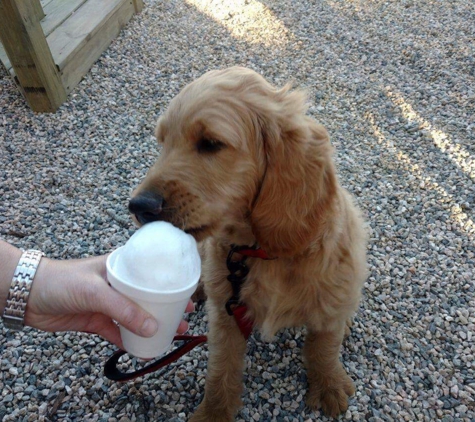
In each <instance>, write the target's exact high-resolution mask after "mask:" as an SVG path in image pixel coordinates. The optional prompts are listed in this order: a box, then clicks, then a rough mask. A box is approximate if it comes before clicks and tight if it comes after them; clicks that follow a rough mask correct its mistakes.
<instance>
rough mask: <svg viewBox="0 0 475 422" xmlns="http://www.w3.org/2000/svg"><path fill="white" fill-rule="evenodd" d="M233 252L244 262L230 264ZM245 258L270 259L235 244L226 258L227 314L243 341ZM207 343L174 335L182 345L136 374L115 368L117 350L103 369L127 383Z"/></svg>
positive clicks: (248, 323) (247, 331) (247, 329)
mask: <svg viewBox="0 0 475 422" xmlns="http://www.w3.org/2000/svg"><path fill="white" fill-rule="evenodd" d="M235 253H237V254H239V255H242V256H243V259H241V260H239V261H233V260H232V257H233V255H234V254H235ZM248 257H251V258H260V259H266V260H267V259H272V258H269V256H268V255H267V254H266V253H265V252H264V251H263V250H262V249H260V248H258V247H256V246H254V247H251V248H250V247H249V246H235V245H233V246H232V247H231V250H230V251H229V254H228V257H227V259H226V265H227V267H228V270H229V272H230V274H229V275H228V277H227V278H228V280H229V281H230V282H231V286H232V289H233V295H232V296H231V297H230V298H229V300H228V301H227V302H226V311H227V312H228V314H229V315H233V316H234V319H235V321H236V324H237V326H238V327H239V330H240V331H241V333H242V335H243V336H244V338H245V339H246V340H247V339H248V338H249V336H250V335H251V332H252V328H253V321H252V320H251V319H249V318H248V317H247V316H246V312H247V306H246V305H244V304H243V303H242V302H241V301H240V299H239V296H240V292H241V286H242V284H243V283H244V281H245V280H246V277H247V274H248V273H249V268H248V267H247V265H246V259H247V258H248ZM207 340H208V338H207V336H206V335H199V336H193V335H177V336H175V338H174V339H173V341H174V342H175V341H183V344H181V345H180V346H178V347H177V348H176V349H174V350H172V351H171V352H170V353H168V354H166V355H165V356H163V357H161V358H159V359H157V360H156V361H153V362H152V363H149V364H148V365H146V366H144V367H143V368H142V369H138V370H137V371H133V372H121V371H120V370H119V369H118V368H117V364H118V362H119V359H120V358H121V357H122V356H123V355H125V354H126V353H127V352H126V351H125V350H118V351H117V352H115V353H114V354H113V355H112V356H111V357H110V358H109V359H108V360H107V362H106V364H105V366H104V375H105V376H106V377H107V378H109V379H110V380H112V381H130V380H132V379H134V378H137V377H141V376H143V375H146V374H149V373H150V372H154V371H157V370H159V369H161V368H163V367H164V366H167V365H169V364H170V363H172V362H175V361H176V360H178V359H179V358H180V357H182V356H183V355H184V354H186V353H188V352H189V351H190V350H192V349H194V348H195V347H196V346H199V345H200V344H202V343H205V342H206V341H207Z"/></svg>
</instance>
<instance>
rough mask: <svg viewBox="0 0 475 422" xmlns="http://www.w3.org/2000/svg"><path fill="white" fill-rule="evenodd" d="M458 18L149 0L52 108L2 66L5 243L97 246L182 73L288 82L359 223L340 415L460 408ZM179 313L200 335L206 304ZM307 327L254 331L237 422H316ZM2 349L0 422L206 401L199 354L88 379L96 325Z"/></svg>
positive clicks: (389, 8)
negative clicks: (362, 252) (33, 102)
mask: <svg viewBox="0 0 475 422" xmlns="http://www.w3.org/2000/svg"><path fill="white" fill-rule="evenodd" d="M226 4H228V5H226ZM229 4H232V5H229ZM473 22H475V3H473V2H472V1H462V0H459V1H450V0H446V1H442V0H419V1H413V0H400V1H398V2H387V1H380V0H360V1H330V0H322V1H318V2H317V1H296V0H282V1H270V0H262V1H257V0H246V1H244V0H237V1H234V2H226V1H224V0H221V1H218V0H215V1H209V2H206V1H204V0H188V1H180V0H170V1H147V2H146V7H145V9H144V11H143V12H142V14H141V15H139V16H136V17H135V18H133V19H132V21H131V22H130V23H129V24H128V25H127V26H126V28H125V29H124V31H123V32H122V33H121V34H120V36H119V37H118V38H117V39H116V40H115V41H114V42H113V43H112V45H111V47H110V48H109V49H108V50H107V51H106V52H105V53H104V54H103V55H102V57H101V58H100V60H99V61H98V62H97V63H96V64H95V65H94V67H93V68H92V70H91V72H89V73H88V75H87V76H86V77H85V78H84V80H83V81H82V82H81V84H80V85H79V86H78V87H77V88H76V89H75V90H74V92H73V93H72V94H71V95H70V96H69V98H68V101H67V102H66V103H65V104H64V105H63V106H62V107H61V108H60V109H59V111H58V112H57V113H55V114H43V115H35V114H33V113H32V112H31V111H30V110H29V109H28V108H27V106H26V105H25V103H24V101H23V100H22V98H21V96H20V95H19V94H18V92H17V91H16V89H15V86H14V85H13V83H12V81H11V80H10V79H9V78H8V77H7V76H6V74H5V72H3V73H1V77H0V89H1V97H0V110H1V112H0V122H1V123H0V139H1V144H0V145H1V149H0V151H1V154H0V176H1V181H0V198H1V199H0V232H1V237H2V238H5V239H7V240H9V241H10V242H12V243H13V244H15V245H17V246H20V247H25V248H27V247H35V248H39V249H42V250H43V251H45V252H46V254H47V255H48V256H49V257H53V258H73V257H75V258H76V257H83V256H89V255H94V254H102V253H105V252H109V251H111V250H112V249H114V248H115V247H116V246H118V245H121V244H123V243H124V242H125V241H126V239H127V238H128V237H129V236H130V234H131V233H133V231H134V228H133V226H132V225H131V224H130V222H129V219H128V217H127V212H126V205H127V200H128V198H129V195H130V192H131V189H132V188H133V187H134V186H135V185H136V184H137V183H138V182H139V181H140V180H141V178H142V177H143V176H144V174H145V172H146V169H147V167H148V166H149V165H150V164H151V163H152V162H153V161H154V157H155V156H156V154H157V152H156V146H155V142H154V139H153V127H154V124H155V121H156V119H157V117H158V116H159V115H160V113H161V112H162V111H163V110H164V109H165V108H166V106H167V104H168V102H169V101H170V99H171V98H172V97H173V96H175V95H176V94H177V93H178V91H179V90H180V89H181V88H182V87H183V86H184V85H185V84H186V83H188V82H190V81H192V80H193V79H195V78H196V77H198V76H199V75H201V74H203V73H204V72H206V71H207V70H210V69H214V68H224V67H227V66H231V65H235V64H239V65H245V66H248V67H250V68H253V69H255V70H257V71H258V72H260V73H262V74H263V75H264V76H265V77H266V78H268V79H269V80H270V81H272V82H274V83H275V84H278V85H279V84H283V83H285V82H286V81H288V80H293V81H294V83H295V85H296V86H299V87H305V88H307V89H308V90H309V93H310V102H311V107H310V110H309V113H310V114H311V115H312V116H314V117H315V118H316V119H317V120H319V121H320V122H321V123H323V124H324V125H325V126H326V127H327V128H328V130H329V131H330V133H331V136H332V142H333V144H334V145H335V148H336V160H337V164H338V168H339V172H340V176H341V180H342V183H343V184H344V185H345V186H346V187H347V188H348V189H349V190H350V191H351V192H352V193H353V194H354V195H355V196H356V198H357V201H358V203H359V204H360V206H361V207H362V209H363V210H364V212H365V214H366V216H367V219H368V222H369V226H370V231H371V243H370V246H369V262H370V270H371V274H370V277H369V279H368V281H367V283H366V285H365V290H364V300H363V302H362V305H361V307H360V310H359V312H358V314H357V317H356V321H355V325H354V328H353V330H352V335H351V336H350V337H349V338H348V339H347V340H346V342H345V344H344V347H343V361H344V363H345V366H346V368H347V370H348V371H349V374H350V375H351V377H352V378H353V380H354V381H355V384H356V388H357V391H356V394H355V395H354V396H353V397H352V398H351V400H350V406H349V409H348V411H347V412H346V414H344V415H343V416H342V417H341V419H342V420H348V421H436V420H437V421H439V420H440V421H447V422H448V421H474V420H475V363H474V356H475V343H474V339H475V335H474V327H475V297H474V296H475V294H474V292H475V287H474V284H473V274H474V263H475V257H474V256H475V245H474V239H475V226H474V221H475V189H474V181H475V117H474V116H475V60H474V57H475V47H474V45H475V25H473ZM189 319H190V325H191V331H192V332H195V333H199V332H205V331H206V329H207V322H206V316H205V315H204V313H203V312H202V311H198V312H196V313H194V314H192V315H190V317H189ZM2 329H3V327H2ZM304 334H305V333H304V331H303V330H300V329H295V330H285V331H283V332H281V333H279V335H278V337H277V340H276V341H275V342H274V343H272V344H266V343H264V342H262V341H261V340H260V337H259V335H258V334H256V335H254V336H252V337H251V339H250V341H249V353H248V357H247V369H246V373H245V379H246V390H245V392H244V395H243V400H244V407H243V408H242V410H241V411H240V413H239V415H238V418H237V420H239V421H312V420H317V419H318V420H327V419H326V418H325V417H324V416H322V415H321V414H320V413H319V412H312V411H310V410H309V409H308V408H306V407H305V403H304V396H305V391H306V390H305V389H306V384H305V372H304V370H303V369H302V360H301V354H300V349H301V348H302V344H303V338H304ZM0 347H1V349H0V350H1V368H0V369H1V371H0V388H1V391H2V395H1V401H0V415H1V417H3V420H4V421H38V420H44V421H46V420H52V421H111V422H112V421H129V420H130V421H148V420H156V421H175V422H176V421H184V420H187V419H188V417H189V415H190V414H191V413H192V412H193V409H195V408H196V406H197V405H198V403H199V402H200V401H201V399H202V397H203V391H204V378H205V372H206V369H205V368H206V360H207V348H206V347H203V348H201V349H197V350H195V351H194V352H192V353H190V354H189V355H188V357H186V358H184V359H182V360H181V361H180V362H178V363H177V364H174V365H171V366H170V367H169V368H167V369H165V370H162V371H161V372H159V373H155V374H152V375H148V376H146V377H143V378H139V379H137V380H136V381H133V382H128V383H126V384H117V383H114V382H110V381H109V380H107V379H105V378H104V377H103V374H102V368H103V364H104V362H105V360H106V358H107V357H108V356H109V355H110V354H111V352H112V351H113V349H114V348H113V347H111V346H110V345H108V344H107V343H106V342H104V341H102V340H101V339H100V338H97V337H94V336H90V335H81V334H75V333H69V334H64V333H57V334H46V333H39V332H37V331H35V330H32V329H27V330H25V332H24V333H21V334H14V333H10V332H8V331H7V330H4V329H3V333H2V340H1V346H0Z"/></svg>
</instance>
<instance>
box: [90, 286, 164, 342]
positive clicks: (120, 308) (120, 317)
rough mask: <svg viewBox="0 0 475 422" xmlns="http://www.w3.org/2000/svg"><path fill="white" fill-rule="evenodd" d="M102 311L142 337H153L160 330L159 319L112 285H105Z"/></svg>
mask: <svg viewBox="0 0 475 422" xmlns="http://www.w3.org/2000/svg"><path fill="white" fill-rule="evenodd" d="M104 290H105V291H104V294H103V299H102V300H99V302H100V303H101V308H102V309H101V312H102V313H104V314H106V315H108V316H110V317H111V318H112V319H114V320H115V321H117V322H118V323H119V324H120V325H122V326H123V327H125V328H127V329H128V330H130V331H132V332H133V333H135V334H137V335H139V336H142V337H152V336H153V335H154V334H155V333H156V332H157V330H158V322H157V320H156V319H155V318H154V317H153V316H152V315H150V314H149V313H148V312H147V311H145V310H144V309H142V308H141V307H140V306H139V305H137V304H136V303H135V302H133V301H132V300H130V299H128V298H127V297H125V296H123V295H122V294H120V293H119V292H117V291H116V290H114V289H113V288H112V287H110V286H108V285H107V286H104Z"/></svg>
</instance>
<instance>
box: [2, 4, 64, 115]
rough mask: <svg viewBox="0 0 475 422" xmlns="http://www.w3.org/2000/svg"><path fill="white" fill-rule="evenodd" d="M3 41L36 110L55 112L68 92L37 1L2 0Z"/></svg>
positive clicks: (29, 101) (20, 82)
mask: <svg viewBox="0 0 475 422" xmlns="http://www.w3.org/2000/svg"><path fill="white" fill-rule="evenodd" d="M35 1H37V0H35ZM0 40H1V42H2V44H3V46H4V48H5V51H6V53H7V55H8V57H9V59H10V62H11V64H12V66H13V70H14V71H15V75H16V77H17V78H18V81H19V84H20V85H21V86H22V88H23V92H24V95H25V98H26V100H27V102H28V104H29V105H30V107H31V108H32V109H33V111H40V112H44V111H51V112H53V111H56V110H57V109H58V107H59V106H60V105H61V104H62V103H63V102H64V100H65V99H66V91H65V89H64V87H63V84H62V81H61V76H60V74H59V72H58V69H57V68H56V65H55V63H54V60H53V56H52V55H51V51H50V49H49V46H48V43H47V41H46V37H45V35H44V33H43V29H42V28H41V25H40V21H39V19H38V8H37V5H36V6H35V5H34V2H32V1H31V0H1V1H0Z"/></svg>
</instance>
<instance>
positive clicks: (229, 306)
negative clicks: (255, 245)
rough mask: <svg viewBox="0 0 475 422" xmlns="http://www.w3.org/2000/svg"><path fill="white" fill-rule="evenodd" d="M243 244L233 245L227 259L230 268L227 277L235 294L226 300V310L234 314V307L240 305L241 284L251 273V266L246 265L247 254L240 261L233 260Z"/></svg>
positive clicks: (229, 313)
mask: <svg viewBox="0 0 475 422" xmlns="http://www.w3.org/2000/svg"><path fill="white" fill-rule="evenodd" d="M240 249H242V247H241V246H236V245H232V246H231V250H230V251H229V253H228V257H227V259H226V266H227V267H228V270H229V275H228V277H227V279H228V281H229V282H230V283H231V287H232V289H233V295H232V296H231V297H230V298H229V300H228V301H227V302H226V312H227V313H228V315H233V308H234V307H236V306H237V305H239V303H240V300H239V295H240V293H241V286H242V284H243V283H244V281H245V280H246V277H247V275H248V274H249V267H248V266H247V265H246V260H247V256H244V257H243V259H241V260H240V261H233V260H232V257H233V255H234V253H235V252H238V253H239V250H240Z"/></svg>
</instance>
